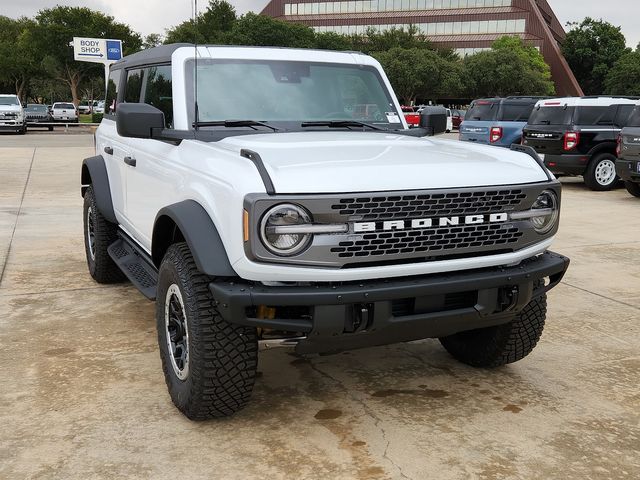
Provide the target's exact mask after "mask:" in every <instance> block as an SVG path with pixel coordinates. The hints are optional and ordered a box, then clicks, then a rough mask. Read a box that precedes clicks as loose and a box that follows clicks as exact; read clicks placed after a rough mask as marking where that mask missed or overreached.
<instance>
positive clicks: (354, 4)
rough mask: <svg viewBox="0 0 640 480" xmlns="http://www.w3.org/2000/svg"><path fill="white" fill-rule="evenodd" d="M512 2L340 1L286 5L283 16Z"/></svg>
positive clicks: (427, 0) (475, 5)
mask: <svg viewBox="0 0 640 480" xmlns="http://www.w3.org/2000/svg"><path fill="white" fill-rule="evenodd" d="M511 3H512V0H341V1H334V2H331V1H328V2H311V3H286V4H285V5H284V14H285V15H286V16H290V15H318V14H320V15H333V14H336V13H361V12H367V13H368V12H389V11H396V12H407V11H417V10H447V9H458V8H483V7H510V6H511Z"/></svg>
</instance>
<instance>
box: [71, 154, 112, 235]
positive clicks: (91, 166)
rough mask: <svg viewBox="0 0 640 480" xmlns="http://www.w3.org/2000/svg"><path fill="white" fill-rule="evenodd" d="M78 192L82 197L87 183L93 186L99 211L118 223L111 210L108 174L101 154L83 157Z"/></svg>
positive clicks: (87, 185)
mask: <svg viewBox="0 0 640 480" xmlns="http://www.w3.org/2000/svg"><path fill="white" fill-rule="evenodd" d="M81 184H82V186H81V188H80V193H81V194H82V196H83V197H84V194H85V192H86V191H87V188H88V187H89V185H91V186H92V187H93V194H94V195H95V197H96V205H97V207H98V210H100V213H101V214H102V215H103V216H104V217H105V218H106V219H107V220H109V221H110V222H111V223H116V224H117V223H118V220H117V219H116V214H115V212H114V211H113V200H112V199H111V188H110V187H109V175H108V174H107V167H106V165H105V164H104V158H102V155H98V156H95V157H89V158H85V159H84V160H83V161H82V176H81Z"/></svg>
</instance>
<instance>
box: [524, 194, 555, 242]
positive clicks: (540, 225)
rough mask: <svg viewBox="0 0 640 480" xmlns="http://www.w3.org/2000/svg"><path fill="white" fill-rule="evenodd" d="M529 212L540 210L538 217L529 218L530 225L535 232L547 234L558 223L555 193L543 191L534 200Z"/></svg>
mask: <svg viewBox="0 0 640 480" xmlns="http://www.w3.org/2000/svg"><path fill="white" fill-rule="evenodd" d="M531 210H533V211H536V210H540V213H541V215H540V216H539V217H531V223H533V228H534V229H535V230H536V232H538V233H540V234H545V233H549V232H550V231H551V230H552V229H553V227H555V226H556V223H557V222H558V216H559V210H558V197H557V195H556V194H555V192H553V191H551V190H545V191H544V192H542V193H541V194H540V195H538V198H537V199H536V201H535V203H534V204H533V206H532V207H531Z"/></svg>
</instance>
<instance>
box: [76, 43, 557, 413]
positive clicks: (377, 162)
mask: <svg viewBox="0 0 640 480" xmlns="http://www.w3.org/2000/svg"><path fill="white" fill-rule="evenodd" d="M196 59H197V60H196ZM196 62H197V65H196ZM141 76H142V78H144V82H142V83H140V82H138V81H136V80H137V79H139V78H140V77H141ZM135 77H137V79H136V78H135ZM256 85H259V86H260V88H256ZM195 86H197V88H195ZM125 98H126V99H127V101H126V102H124V99H125ZM106 105H110V106H111V108H109V111H108V112H105V113H106V114H105V117H104V119H103V120H102V123H101V124H100V126H99V127H98V129H97V131H96V151H95V155H94V156H92V157H90V158H87V159H86V160H84V162H83V165H82V173H81V180H82V186H81V193H82V195H83V197H84V209H83V220H84V244H85V252H86V258H87V264H88V268H89V272H90V273H91V275H92V277H93V278H94V279H95V280H96V281H98V282H102V283H110V282H119V281H122V280H124V279H129V280H130V281H131V282H132V283H133V285H134V286H135V287H137V288H138V289H139V290H140V291H141V292H142V293H143V294H144V295H145V296H146V297H147V298H149V299H152V300H155V304H156V313H155V316H156V325H157V330H158V345H159V348H160V356H161V359H162V365H163V370H164V375H165V380H166V383H167V386H168V390H169V393H170V395H171V398H172V400H173V402H174V404H175V405H176V406H177V408H178V409H179V410H180V411H182V412H183V413H184V414H185V415H186V416H187V417H189V418H191V419H206V418H211V417H220V416H226V415H231V414H232V413H234V412H236V411H237V410H239V409H240V408H242V407H243V406H244V405H245V404H246V403H247V402H248V401H249V397H250V395H251V391H252V388H253V385H254V382H255V379H256V367H257V360H258V347H259V345H262V346H274V345H280V346H290V347H293V348H294V349H295V352H297V353H298V354H312V353H332V352H339V351H343V350H349V349H356V348H362V347H372V346H375V345H384V344H389V343H394V342H406V341H411V340H418V339H424V338H439V339H440V341H441V342H442V345H443V346H444V348H445V349H447V351H448V352H449V353H450V354H451V355H452V356H453V357H455V358H457V359H458V360H460V361H462V362H465V363H467V364H469V365H472V366H474V367H487V368H490V367H498V366H500V365H504V364H507V363H511V362H516V361H518V360H520V359H522V358H524V357H526V356H527V355H528V354H529V353H530V352H531V351H532V350H533V348H534V347H535V346H536V343H537V342H538V340H539V338H540V336H541V334H542V330H543V326H544V323H545V317H546V311H547V310H546V307H547V297H546V294H547V292H548V291H549V289H551V288H553V287H554V286H556V285H557V284H558V282H559V281H560V279H561V278H562V276H563V274H564V272H565V270H566V269H567V266H568V263H569V260H568V259H567V258H565V257H563V256H561V255H558V254H555V253H551V252H549V251H548V249H549V247H550V246H551V244H552V242H553V239H554V237H555V235H556V232H557V230H558V220H559V210H560V194H561V188H560V183H559V182H558V181H557V180H556V179H555V178H554V177H553V176H552V175H551V174H550V173H549V171H548V170H547V169H546V168H545V167H544V165H542V163H541V162H540V159H539V158H538V157H537V155H536V154H535V152H533V151H532V150H531V149H527V148H526V147H520V146H517V147H514V148H515V150H507V149H493V148H489V147H485V146H480V145H470V144H465V143H457V142H451V141H446V140H437V139H435V138H431V137H425V135H427V134H429V133H440V132H444V130H445V129H446V112H445V110H444V109H443V108H440V107H434V108H430V109H425V111H423V112H422V114H421V126H420V127H419V128H412V129H409V128H408V126H407V123H406V121H405V119H404V117H403V115H402V110H401V108H400V105H399V104H398V102H397V100H396V95H395V94H394V92H393V90H392V89H391V85H390V84H389V80H388V79H387V77H386V75H385V73H384V71H383V70H382V68H381V66H380V64H379V63H378V62H377V61H376V60H375V59H373V58H371V57H369V56H366V55H363V54H359V53H353V52H329V51H316V50H302V49H300V50H298V49H284V48H255V47H226V46H225V47H216V46H198V47H197V56H196V48H195V47H194V46H186V45H164V46H160V47H156V48H153V49H150V50H145V51H142V52H139V53H136V54H134V55H131V56H129V57H126V58H124V59H123V60H121V61H119V62H117V63H114V64H113V65H112V66H111V72H110V75H109V79H108V87H107V99H106ZM360 105H366V106H371V105H374V106H375V107H376V108H372V107H367V108H361V107H360ZM196 106H197V108H196ZM363 112H364V113H363ZM366 112H369V113H366ZM365 114H366V115H367V116H366V117H364V116H363V115H365ZM116 293H117V292H115V291H114V295H116ZM112 313H113V312H112ZM121 321H122V328H126V321H127V318H123V319H122V320H121ZM283 375H286V373H285V372H283Z"/></svg>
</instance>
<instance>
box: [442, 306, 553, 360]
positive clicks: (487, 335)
mask: <svg viewBox="0 0 640 480" xmlns="http://www.w3.org/2000/svg"><path fill="white" fill-rule="evenodd" d="M546 315H547V295H546V294H543V295H541V296H539V297H537V298H535V299H534V300H532V301H531V302H530V303H528V304H527V305H526V306H525V307H524V309H523V310H522V311H521V312H520V313H519V314H518V315H517V316H516V318H515V319H513V320H512V321H511V322H509V323H506V324H504V325H497V326H495V327H488V328H482V329H478V330H471V331H468V332H460V333H456V334H454V335H450V336H448V337H443V338H441V339H440V343H442V345H443V346H444V348H445V349H446V350H447V352H449V353H450V354H451V355H452V356H453V357H454V358H456V359H457V360H459V361H461V362H463V363H466V364H467V365H471V366H472V367H480V368H495V367H500V366H502V365H506V364H508V363H514V362H517V361H518V360H522V359H523V358H524V357H526V356H527V355H529V354H530V353H531V352H532V351H533V349H534V348H535V346H536V344H537V343H538V340H539V339H540V336H541V335H542V331H543V329H544V321H545V318H546Z"/></svg>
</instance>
